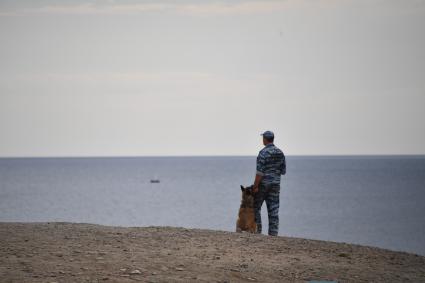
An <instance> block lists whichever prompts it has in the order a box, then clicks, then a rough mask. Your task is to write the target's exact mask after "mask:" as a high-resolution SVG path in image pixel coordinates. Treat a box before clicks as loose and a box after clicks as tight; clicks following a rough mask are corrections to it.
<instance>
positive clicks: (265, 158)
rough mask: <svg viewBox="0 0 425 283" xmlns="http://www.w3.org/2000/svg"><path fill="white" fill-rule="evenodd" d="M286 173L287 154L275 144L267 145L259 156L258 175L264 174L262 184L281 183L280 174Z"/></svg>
mask: <svg viewBox="0 0 425 283" xmlns="http://www.w3.org/2000/svg"><path fill="white" fill-rule="evenodd" d="M285 174H286V161H285V155H284V154H283V152H282V151H281V150H280V149H279V148H277V147H276V146H275V145H274V144H272V143H270V144H268V145H266V146H265V147H264V148H263V149H262V150H261V151H260V152H259V154H258V156H257V175H261V176H263V179H262V180H261V183H260V184H261V185H265V186H267V185H280V175H285Z"/></svg>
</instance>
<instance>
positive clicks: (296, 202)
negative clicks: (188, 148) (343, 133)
mask: <svg viewBox="0 0 425 283" xmlns="http://www.w3.org/2000/svg"><path fill="white" fill-rule="evenodd" d="M254 175H255V157H131V158H124V157H120V158H0V221H3V222H5V221H6V222H9V221H19V222H48V221H66V222H84V223H96V224H104V225H116V226H179V227H187V228H206V229H217V230H225V231H234V230H235V223H236V218H237V213H238V209H239V204H240V198H241V195H240V194H241V192H240V185H241V184H242V185H250V184H252V182H253V180H254ZM152 179H159V181H160V182H159V183H151V180H152ZM279 214H280V227H279V234H280V235H284V236H292V237H302V238H309V239H320V240H330V241H337V242H348V243H356V244H363V245H370V246H376V247H382V248H387V249H392V250H399V251H407V252H413V253H417V254H421V255H425V157H424V156H406V157H403V156H381V157H376V156H369V157H348V156H346V157H326V156H322V157H296V156H289V157H287V175H285V176H284V177H283V178H282V184H281V194H280V213H279ZM262 219H263V230H265V231H263V233H265V232H267V225H268V223H267V222H268V221H267V212H266V205H265V204H264V206H263V209H262Z"/></svg>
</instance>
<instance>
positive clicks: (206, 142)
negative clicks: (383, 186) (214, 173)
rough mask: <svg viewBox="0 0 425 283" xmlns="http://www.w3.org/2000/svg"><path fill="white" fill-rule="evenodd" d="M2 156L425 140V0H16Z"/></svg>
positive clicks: (1, 27)
mask: <svg viewBox="0 0 425 283" xmlns="http://www.w3.org/2000/svg"><path fill="white" fill-rule="evenodd" d="M0 38H1V44H0V135H1V138H0V156H115V155H256V154H257V153H258V151H259V150H260V149H261V147H262V144H261V137H260V133H261V132H262V131H264V130H272V131H274V132H275V136H276V140H275V142H276V144H277V145H278V146H279V147H281V148H282V149H283V150H284V152H285V153H286V154H287V155H299V154H301V155H307V154H332V155H333V154H425V1H415V0H409V1H405V0H400V1H394V0H385V1H383V0H369V1H362V0H317V1H313V0H310V1H307V0H292V1H291V0H288V1H165V0H157V1H51V0H46V1H2V0H0Z"/></svg>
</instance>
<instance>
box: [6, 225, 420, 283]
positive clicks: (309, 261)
mask: <svg viewBox="0 0 425 283" xmlns="http://www.w3.org/2000/svg"><path fill="white" fill-rule="evenodd" d="M0 280H1V282H134V281H140V282H306V281H307V282H308V281H310V280H333V281H338V282H425V257H423V256H418V255H415V254H408V253H403V252H394V251H388V250H383V249H378V248H372V247H364V246H358V245H350V244H343V243H333V242H324V241H314V240H305V239H297V238H287V237H269V236H264V235H253V234H246V233H243V234H239V233H232V232H222V231H210V230H198V229H184V228H171V227H146V228H123V227H108V226H100V225H92V224H73V223H0Z"/></svg>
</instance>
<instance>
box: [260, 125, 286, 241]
mask: <svg viewBox="0 0 425 283" xmlns="http://www.w3.org/2000/svg"><path fill="white" fill-rule="evenodd" d="M261 135H262V136H263V144H264V148H263V149H262V150H261V151H260V153H259V154H258V156H257V173H256V175H255V181H254V186H253V192H254V193H255V194H254V209H255V222H256V223H257V233H261V229H262V227H261V206H262V205H263V202H264V201H266V205H267V212H268V216H269V235H271V236H277V233H278V231H279V193H280V176H281V175H285V174H286V161H285V155H284V154H283V152H282V151H281V150H280V149H279V148H277V147H276V146H275V145H274V144H273V142H274V134H273V132H271V131H266V132H264V133H263V134H261Z"/></svg>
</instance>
